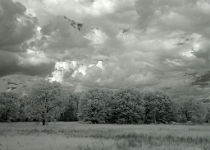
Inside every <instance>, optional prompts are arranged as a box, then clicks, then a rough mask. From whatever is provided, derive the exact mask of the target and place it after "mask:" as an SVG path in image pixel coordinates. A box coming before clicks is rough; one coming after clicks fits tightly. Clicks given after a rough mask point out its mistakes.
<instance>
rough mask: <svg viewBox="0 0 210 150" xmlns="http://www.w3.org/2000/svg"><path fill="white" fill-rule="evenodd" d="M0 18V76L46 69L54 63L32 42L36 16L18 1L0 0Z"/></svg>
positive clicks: (46, 71)
mask: <svg viewBox="0 0 210 150" xmlns="http://www.w3.org/2000/svg"><path fill="white" fill-rule="evenodd" d="M0 21H1V24H0V57H1V58H0V62H1V63H0V66H1V67H0V72H1V73H0V76H3V75H7V74H13V73H17V72H18V73H23V74H28V75H43V74H45V75H46V74H48V73H50V72H51V71H52V69H53V65H54V63H53V62H52V61H50V60H49V59H48V58H46V56H45V54H44V53H41V52H38V51H37V49H36V47H34V46H33V44H32V43H33V42H34V41H36V38H37V37H38V30H37V27H38V20H37V18H35V17H33V16H31V15H30V14H27V13H26V7H25V6H24V5H22V4H21V3H19V2H13V1H12V0H2V1H0Z"/></svg>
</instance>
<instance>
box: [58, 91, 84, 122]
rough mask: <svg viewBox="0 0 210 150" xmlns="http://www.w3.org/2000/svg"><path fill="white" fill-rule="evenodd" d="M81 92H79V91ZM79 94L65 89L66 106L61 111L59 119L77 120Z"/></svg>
mask: <svg viewBox="0 0 210 150" xmlns="http://www.w3.org/2000/svg"><path fill="white" fill-rule="evenodd" d="M79 94H81V93H79ZM79 94H78V93H73V92H67V91H66V95H67V96H66V107H65V109H64V111H63V112H62V113H61V115H60V117H59V120H60V121H77V120H78V119H77V113H78V103H79Z"/></svg>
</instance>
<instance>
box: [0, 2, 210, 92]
mask: <svg viewBox="0 0 210 150" xmlns="http://www.w3.org/2000/svg"><path fill="white" fill-rule="evenodd" d="M209 71H210V0H181V1H177V0H129V1H128V0H0V77H3V76H7V75H12V74H16V73H21V74H23V75H30V76H40V77H42V78H45V79H49V80H51V81H58V82H60V83H61V84H62V85H63V86H67V87H70V88H73V89H74V90H76V91H81V90H87V89H90V88H93V87H97V88H109V89H119V88H123V87H127V86H129V87H136V88H138V89H140V90H154V89H158V90H163V91H165V92H167V93H169V94H170V95H202V94H206V93H209V81H210V80H209V78H210V73H209Z"/></svg>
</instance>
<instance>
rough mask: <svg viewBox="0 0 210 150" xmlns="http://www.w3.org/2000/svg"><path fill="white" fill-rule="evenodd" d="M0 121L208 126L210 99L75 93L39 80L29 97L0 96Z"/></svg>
mask: <svg viewBox="0 0 210 150" xmlns="http://www.w3.org/2000/svg"><path fill="white" fill-rule="evenodd" d="M0 121H1V122H28V121H36V122H42V124H43V125H45V124H47V123H48V122H51V121H80V122H82V123H91V124H109V123H111V124H175V123H182V124H203V123H210V99H209V98H206V99H198V98H196V97H193V96H181V97H179V98H177V99H171V98H170V97H169V96H168V95H167V94H166V93H164V92H161V91H152V92H141V91H139V90H137V89H135V88H124V89H119V90H116V91H113V90H108V89H97V88H94V89H91V90H88V91H86V92H81V93H75V92H71V91H68V90H66V89H63V88H62V87H61V85H60V84H59V83H57V82H49V81H46V80H41V81H38V82H37V83H35V84H34V85H33V86H32V88H31V90H30V92H29V94H28V95H22V96H18V95H17V94H15V93H12V92H3V93H0Z"/></svg>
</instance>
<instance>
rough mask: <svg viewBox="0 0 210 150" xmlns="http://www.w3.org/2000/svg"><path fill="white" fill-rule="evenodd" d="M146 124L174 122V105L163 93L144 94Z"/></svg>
mask: <svg viewBox="0 0 210 150" xmlns="http://www.w3.org/2000/svg"><path fill="white" fill-rule="evenodd" d="M144 101H145V123H155V124H156V123H169V122H171V121H173V115H174V114H173V110H172V106H173V103H172V101H171V99H170V98H169V96H168V95H166V94H165V93H163V92H160V91H156V92H148V93H145V94H144Z"/></svg>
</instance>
